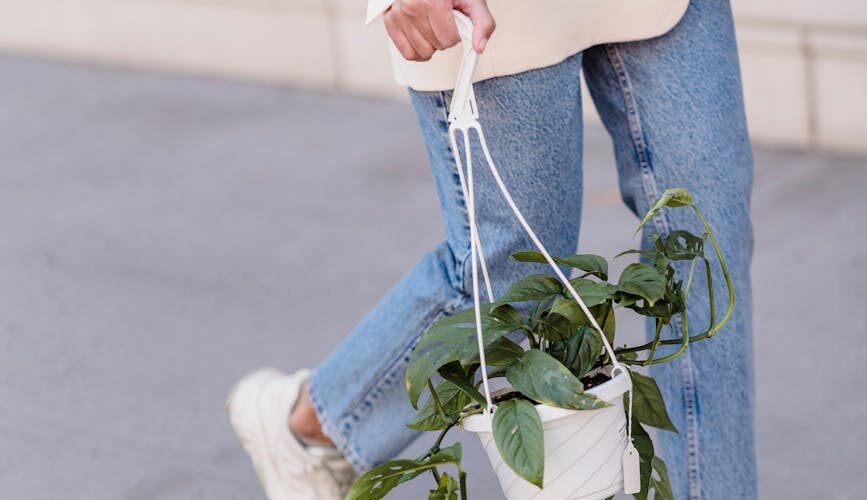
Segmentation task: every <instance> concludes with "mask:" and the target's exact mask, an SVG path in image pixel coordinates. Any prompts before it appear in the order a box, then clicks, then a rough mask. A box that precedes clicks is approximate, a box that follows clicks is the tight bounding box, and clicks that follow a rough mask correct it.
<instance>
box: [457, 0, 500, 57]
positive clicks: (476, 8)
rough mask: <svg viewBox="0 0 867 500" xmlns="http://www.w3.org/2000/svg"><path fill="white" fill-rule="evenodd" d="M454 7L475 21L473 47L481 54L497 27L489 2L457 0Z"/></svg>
mask: <svg viewBox="0 0 867 500" xmlns="http://www.w3.org/2000/svg"><path fill="white" fill-rule="evenodd" d="M454 7H455V9H457V10H459V11H461V12H463V13H464V14H466V15H467V17H469V18H470V20H472V21H473V49H474V50H475V51H476V52H477V53H479V54H481V53H482V51H483V50H485V46H486V45H487V43H488V39H489V38H490V37H491V34H492V33H493V32H494V29H495V28H496V27H497V23H496V22H494V16H492V15H491V11H490V10H488V3H487V2H486V1H485V0H456V1H455V3H454Z"/></svg>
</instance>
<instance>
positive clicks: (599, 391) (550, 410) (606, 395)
mask: <svg viewBox="0 0 867 500" xmlns="http://www.w3.org/2000/svg"><path fill="white" fill-rule="evenodd" d="M630 387H632V379H630V377H629V373H628V370H619V371H618V372H617V373H616V374H615V375H614V377H612V378H611V379H609V380H607V381H605V382H603V383H601V384H599V385H597V386H596V387H593V388H590V389H587V391H585V392H587V393H588V394H593V395H595V396H596V397H598V398H599V399H601V400H603V401H605V402H606V403H616V402H618V401H620V398H621V397H622V396H623V395H624V394H625V393H626V392H627V391H628V390H629V389H630ZM607 409H608V408H602V409H600V410H568V409H566V408H557V407H555V406H549V405H545V404H537V405H536V411H537V412H538V413H539V417H540V418H541V419H542V423H543V424H545V423H547V422H551V421H554V420H559V419H561V418H565V417H568V416H571V415H574V414H576V413H587V412H592V411H603V410H607ZM491 422H492V421H491V419H489V418H487V417H485V414H484V413H477V414H475V415H470V416H469V417H466V418H464V419H463V420H462V427H463V428H464V429H466V430H468V431H470V432H475V433H480V432H491Z"/></svg>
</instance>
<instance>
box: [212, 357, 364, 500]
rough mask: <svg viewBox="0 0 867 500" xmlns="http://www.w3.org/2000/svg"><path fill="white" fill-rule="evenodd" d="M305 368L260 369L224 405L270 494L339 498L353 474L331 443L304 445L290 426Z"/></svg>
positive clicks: (290, 498)
mask: <svg viewBox="0 0 867 500" xmlns="http://www.w3.org/2000/svg"><path fill="white" fill-rule="evenodd" d="M308 376H309V371H308V370H300V371H298V372H295V373H294V374H292V375H287V374H285V373H282V372H280V371H277V370H273V369H262V370H258V371H255V372H253V373H250V374H248V375H246V376H245V377H244V378H242V379H241V380H240V381H239V382H238V384H237V385H236V386H235V388H234V389H232V392H231V394H229V398H228V399H227V400H226V409H227V410H228V411H229V418H230V420H231V422H232V427H234V429H235V434H236V435H237V436H238V440H239V441H241V445H242V446H243V447H244V449H245V450H247V453H248V454H249V455H250V459H251V460H252V461H253V467H254V468H255V469H256V474H257V475H258V476H259V482H260V483H262V487H263V488H264V489H265V494H266V495H267V497H268V499H269V500H342V499H343V497H344V496H345V495H346V491H347V490H348V489H349V487H350V486H351V485H352V482H353V481H354V480H355V477H356V474H355V471H354V470H353V469H352V466H350V465H349V463H348V462H347V461H346V460H345V459H344V458H343V456H342V455H341V454H340V452H338V451H337V450H335V449H334V448H329V447H323V446H304V445H303V444H302V443H301V442H300V441H298V439H297V438H296V437H295V436H294V435H293V434H292V433H291V432H290V431H289V427H288V421H289V412H290V411H291V410H292V407H293V406H294V405H295V400H296V399H297V398H298V394H299V392H300V391H301V387H302V385H303V383H304V381H305V380H307V377H308Z"/></svg>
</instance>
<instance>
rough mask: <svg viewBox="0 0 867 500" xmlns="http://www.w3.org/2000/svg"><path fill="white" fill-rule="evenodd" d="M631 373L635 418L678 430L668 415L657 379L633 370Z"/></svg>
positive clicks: (669, 429) (645, 422)
mask: <svg viewBox="0 0 867 500" xmlns="http://www.w3.org/2000/svg"><path fill="white" fill-rule="evenodd" d="M629 373H630V375H631V376H632V397H633V403H632V413H633V415H634V416H635V418H637V419H638V421H639V422H641V423H642V424H646V425H649V426H651V427H656V428H658V429H664V430H667V431H672V432H677V429H676V428H675V427H674V424H673V423H671V419H670V418H669V417H668V412H667V411H666V409H665V402H664V401H663V400H662V393H661V392H660V391H659V386H657V385H656V381H655V380H653V378H651V377H647V376H644V375H642V374H640V373H638V372H635V371H632V370H630V372H629Z"/></svg>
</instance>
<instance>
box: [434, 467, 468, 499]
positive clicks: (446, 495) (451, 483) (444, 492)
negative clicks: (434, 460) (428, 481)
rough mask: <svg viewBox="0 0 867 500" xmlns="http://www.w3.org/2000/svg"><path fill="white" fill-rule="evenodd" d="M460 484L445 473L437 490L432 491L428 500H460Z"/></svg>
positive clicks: (441, 476)
mask: <svg viewBox="0 0 867 500" xmlns="http://www.w3.org/2000/svg"><path fill="white" fill-rule="evenodd" d="M459 488H460V487H459V486H458V482H457V481H456V480H455V478H453V477H452V476H450V475H448V474H446V473H443V474H440V480H439V483H438V484H437V489H435V490H431V491H430V493H429V494H428V496H427V499H428V500H458V491H460V490H459Z"/></svg>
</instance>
